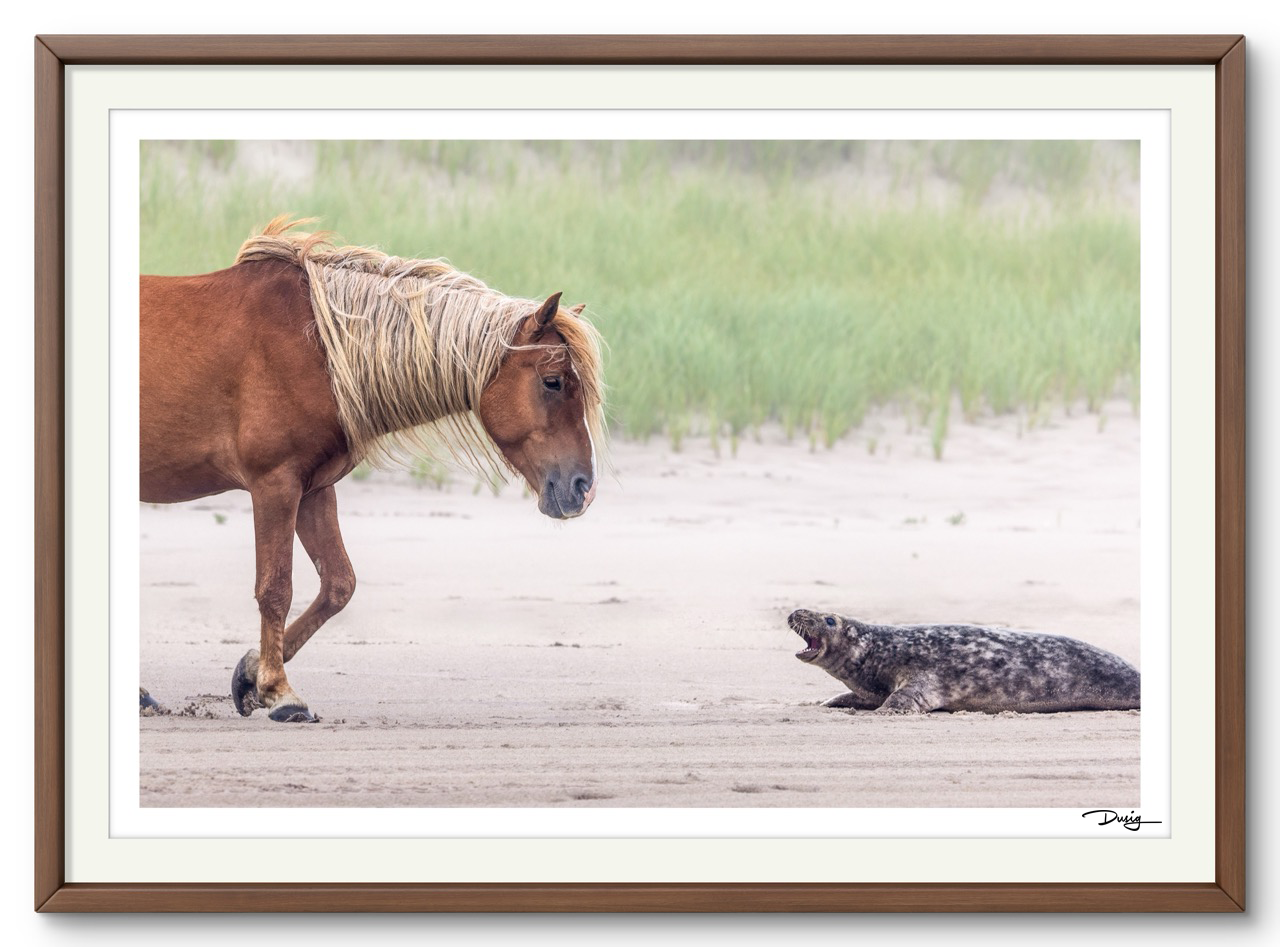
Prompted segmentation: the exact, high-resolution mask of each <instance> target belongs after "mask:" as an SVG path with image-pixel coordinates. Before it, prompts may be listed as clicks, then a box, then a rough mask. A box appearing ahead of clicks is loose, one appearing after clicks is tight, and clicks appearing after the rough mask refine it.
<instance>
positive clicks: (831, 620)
mask: <svg viewBox="0 0 1280 947" xmlns="http://www.w3.org/2000/svg"><path fill="white" fill-rule="evenodd" d="M835 626H836V620H835V619H834V618H832V617H831V616H830V615H828V616H827V627H828V628H834V627H835Z"/></svg>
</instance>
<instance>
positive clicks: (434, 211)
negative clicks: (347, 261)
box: [141, 141, 1139, 457]
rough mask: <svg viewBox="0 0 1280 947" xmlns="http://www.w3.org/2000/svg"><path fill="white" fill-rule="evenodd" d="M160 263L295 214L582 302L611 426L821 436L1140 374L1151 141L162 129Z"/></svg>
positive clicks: (222, 249) (1076, 396)
mask: <svg viewBox="0 0 1280 947" xmlns="http://www.w3.org/2000/svg"><path fill="white" fill-rule="evenodd" d="M142 159H143V160H142V168H143V170H142V182H141V184H142V208H141V210H142V245H141V252H142V269H143V272H147V273H196V272H204V271H208V270H213V269H219V268H221V267H224V266H227V265H228V264H229V263H230V262H231V259H232V258H233V256H234V254H235V251H236V249H237V248H238V247H239V245H240V243H241V241H242V240H243V239H244V238H245V237H246V236H247V235H248V234H249V233H250V232H251V231H252V230H253V229H255V228H257V227H260V226H261V225H262V224H263V223H265V222H266V221H267V220H268V219H270V218H271V217H272V216H274V215H276V214H278V213H282V212H286V211H288V212H293V213H297V214H298V215H300V216H301V215H306V216H318V217H320V218H321V224H320V226H322V227H324V228H325V229H329V230H334V231H336V232H337V233H338V234H340V236H341V237H342V239H343V240H344V241H346V242H350V243H361V244H373V245H377V246H379V247H381V248H382V249H384V250H386V251H387V252H390V253H394V254H397V255H401V256H417V257H427V256H444V257H447V258H448V259H449V260H450V261H451V262H452V263H453V264H454V265H455V266H457V267H459V268H460V269H462V270H465V271H467V272H469V273H472V274H474V275H476V276H478V277H480V278H481V279H483V280H485V281H486V282H487V283H489V284H490V285H491V286H494V287H496V288H498V289H500V290H502V291H504V292H506V293H509V294H512V295H518V296H529V297H543V296H546V295H547V294H549V293H552V292H555V291H558V290H559V291H563V292H564V294H565V295H564V300H565V302H566V303H575V302H586V303H587V305H588V312H589V315H590V317H591V318H592V319H593V320H594V321H595V322H596V324H597V325H598V326H599V327H600V329H601V331H602V332H603V333H604V336H605V339H606V340H607V342H608V345H609V354H608V358H607V369H606V381H607V383H608V386H609V399H610V408H609V414H610V423H611V427H612V429H613V431H614V433H615V436H617V435H621V436H623V437H641V438H644V437H649V436H652V435H663V436H666V437H669V438H671V439H672V440H673V441H674V442H675V443H676V444H677V445H678V444H679V442H680V440H681V438H682V437H684V436H686V435H687V434H690V433H704V434H705V433H710V434H712V435H713V437H717V438H721V437H723V438H727V439H729V440H730V441H731V442H732V441H733V440H734V439H736V438H738V437H741V436H743V435H749V434H750V432H751V431H753V430H754V429H757V428H758V427H759V426H761V425H763V424H766V423H769V422H778V423H781V424H782V425H784V426H785V427H786V429H787V430H788V431H789V432H790V433H792V434H794V435H796V436H803V437H806V438H809V439H810V440H812V441H813V442H814V443H817V444H831V443H834V442H835V441H836V440H837V439H839V438H840V437H842V436H844V435H845V434H846V433H848V432H849V431H850V430H851V429H853V428H856V427H857V426H858V425H859V423H860V422H861V420H862V418H863V417H864V415H865V413H866V412H867V411H868V410H870V409H872V408H873V407H876V406H882V405H894V406H899V407H901V408H903V409H904V410H906V411H907V412H909V413H910V415H911V417H912V418H913V419H915V420H916V421H918V422H919V423H921V424H922V425H927V426H928V428H929V430H930V431H931V432H932V434H933V442H934V453H935V455H936V456H938V457H941V456H942V455H943V452H944V447H945V440H946V434H947V430H948V426H949V425H950V424H953V423H956V421H957V420H958V417H957V412H959V413H960V415H961V416H964V417H975V416H978V415H980V414H982V413H984V412H995V413H1006V412H1020V413H1022V414H1024V415H1025V416H1026V419H1027V423H1030V424H1034V423H1037V421H1038V420H1039V419H1041V418H1043V417H1044V416H1045V415H1046V412H1049V411H1051V410H1057V409H1061V408H1063V407H1068V408H1069V407H1071V406H1073V405H1077V404H1081V403H1083V404H1084V405H1085V406H1086V407H1087V408H1088V409H1090V410H1098V409H1099V408H1100V406H1101V404H1102V402H1103V401H1104V399H1107V398H1110V397H1113V396H1115V395H1117V394H1120V395H1123V396H1125V397H1128V398H1129V399H1130V401H1131V402H1132V403H1133V405H1134V407H1135V409H1136V408H1137V397H1138V395H1137V392H1138V364H1139V332H1138V213H1137V207H1136V198H1134V197H1132V195H1133V194H1134V193H1136V182H1137V150H1136V147H1134V146H1132V145H1131V144H1129V143H1122V142H1105V143H1093V142H895V143H864V142H770V141H760V142H617V143H614V142H322V143H314V144H312V143H303V144H290V145H280V146H278V148H277V150H276V151H275V152H273V151H272V150H271V148H269V147H267V146H264V145H262V144H261V143H255V144H254V145H253V146H249V145H246V144H244V143H234V142H184V143H174V142H151V143H145V144H144V146H143V153H142Z"/></svg>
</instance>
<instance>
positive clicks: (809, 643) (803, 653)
mask: <svg viewBox="0 0 1280 947" xmlns="http://www.w3.org/2000/svg"><path fill="white" fill-rule="evenodd" d="M791 630H792V631H794V632H795V633H796V634H797V635H799V636H800V637H801V638H803V639H804V648H803V649H802V650H800V651H797V652H796V657H797V658H799V659H800V660H801V661H812V660H813V659H814V658H816V657H817V656H818V654H819V652H821V651H822V639H821V638H818V637H816V636H815V635H811V634H809V633H808V632H806V631H804V630H803V629H800V628H797V627H796V626H795V625H792V626H791Z"/></svg>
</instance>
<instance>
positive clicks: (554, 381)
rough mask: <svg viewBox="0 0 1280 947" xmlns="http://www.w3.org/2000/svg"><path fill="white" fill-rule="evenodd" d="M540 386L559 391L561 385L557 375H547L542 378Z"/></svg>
mask: <svg viewBox="0 0 1280 947" xmlns="http://www.w3.org/2000/svg"><path fill="white" fill-rule="evenodd" d="M542 387H543V388H545V389H547V391H559V390H560V387H561V383H560V376H559V375H548V376H547V377H546V378H544V379H542Z"/></svg>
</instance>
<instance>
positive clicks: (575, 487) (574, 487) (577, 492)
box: [569, 474, 591, 502]
mask: <svg viewBox="0 0 1280 947" xmlns="http://www.w3.org/2000/svg"><path fill="white" fill-rule="evenodd" d="M569 488H570V490H571V492H572V493H573V498H574V499H575V500H578V501H579V502H581V501H582V500H585V499H586V497H587V491H588V490H590V489H591V481H590V480H589V479H588V478H586V477H584V476H583V475H582V474H577V475H576V476H575V477H574V478H573V480H571V481H570V482H569Z"/></svg>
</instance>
